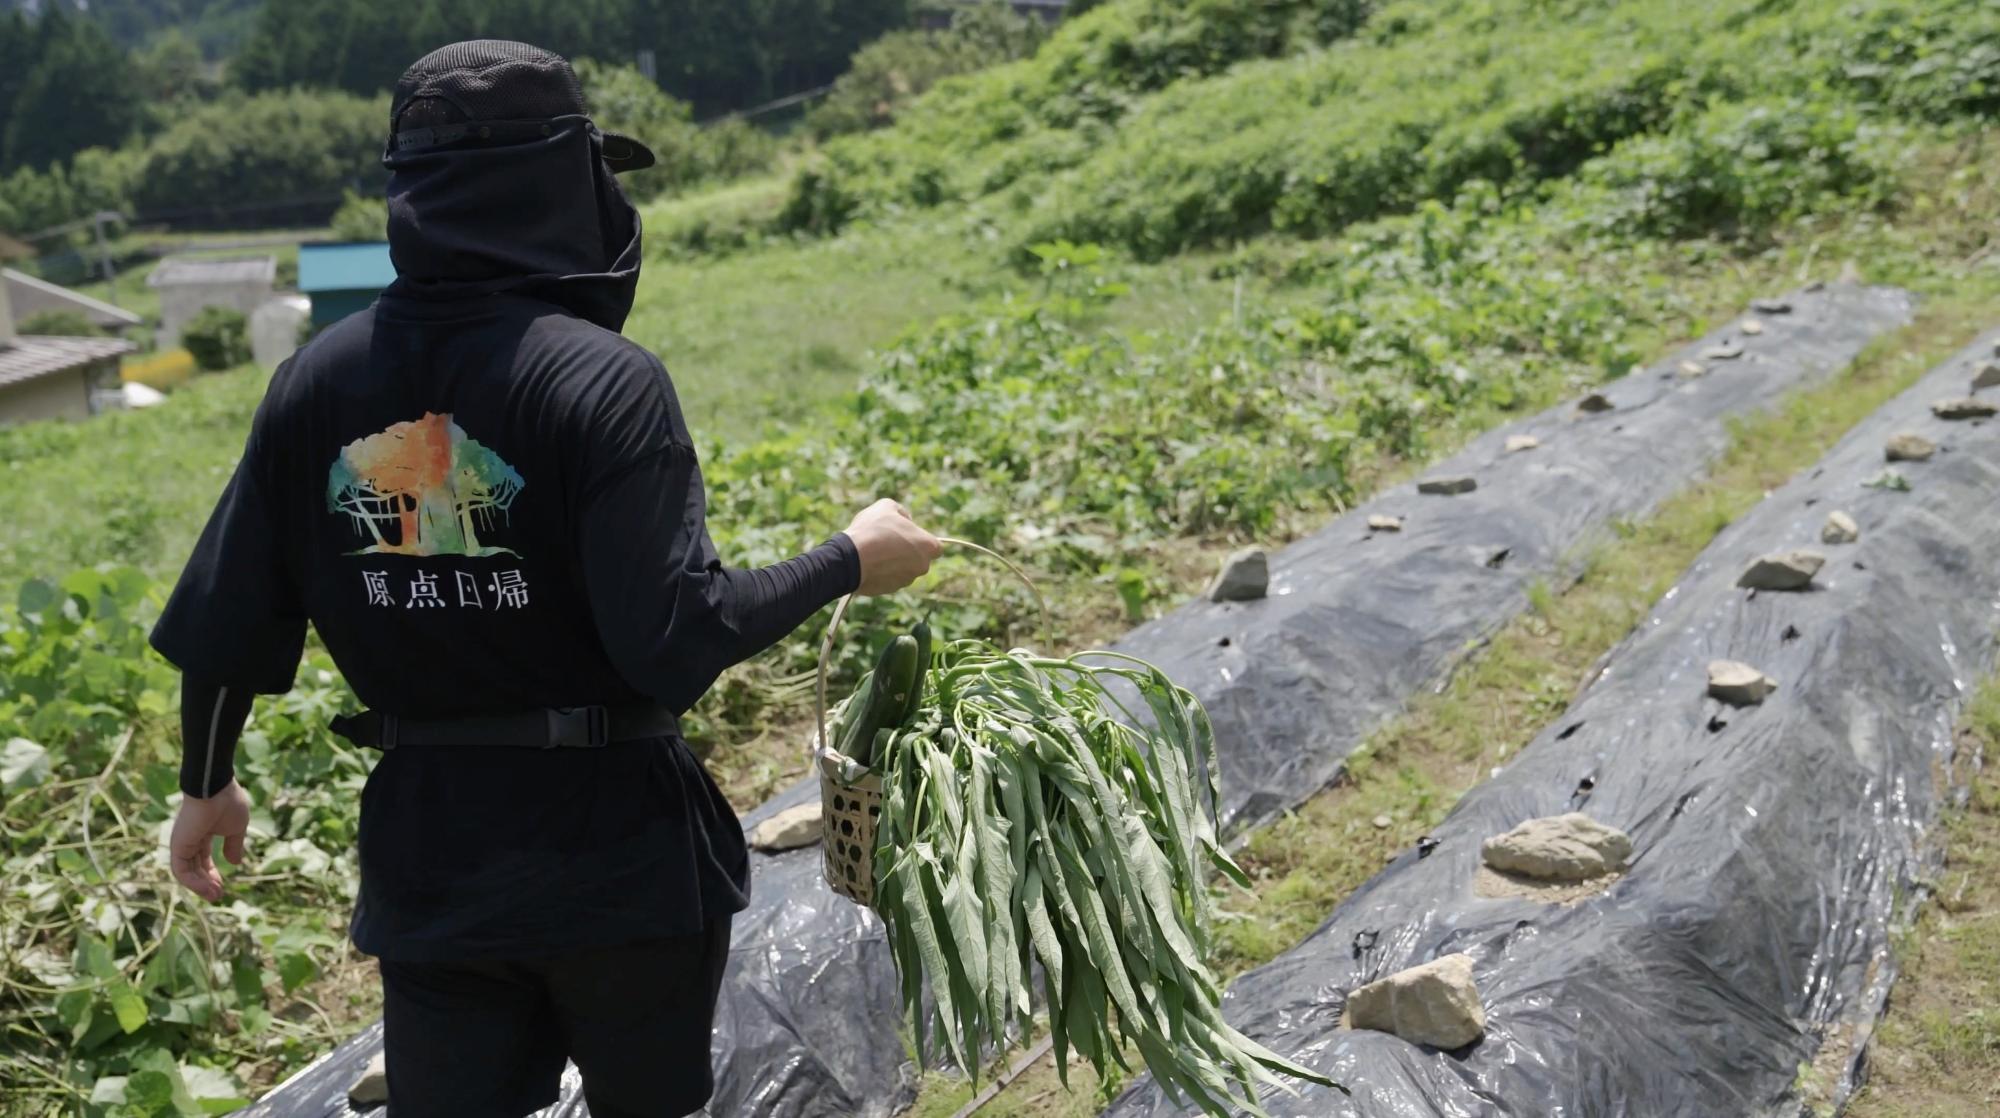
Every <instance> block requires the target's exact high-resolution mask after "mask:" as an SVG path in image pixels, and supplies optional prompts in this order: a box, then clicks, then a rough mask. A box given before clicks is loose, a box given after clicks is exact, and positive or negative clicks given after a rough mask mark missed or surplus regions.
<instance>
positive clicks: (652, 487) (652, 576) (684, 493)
mask: <svg viewBox="0 0 2000 1118" xmlns="http://www.w3.org/2000/svg"><path fill="white" fill-rule="evenodd" d="M579 546H580V554H581V556H582V563H583V570H584V582H585V585H586V587H587V589H588V592H589V595H590V607H591V613H592V615H593V617H594V619H595V621H596V625H597V631H598V635H599V637H600V638H601V639H602V640H603V641H604V645H605V649H606V651H607V652H609V653H610V656H611V662H612V663H613V664H614V665H616V666H617V668H618V671H619V674H620V675H622V676H624V677H625V681H626V682H627V683H629V684H631V685H632V686H633V687H635V688H637V689H638V690H639V691H641V692H644V693H645V694H648V695H651V696H653V697H654V698H657V699H658V700H660V701H661V702H662V703H665V704H666V705H667V706H669V707H672V708H673V709H675V710H686V709H687V708H688V707H690V706H692V705H694V702H695V700H696V699H699V698H700V697H701V695H702V692H704V691H706V690H708V688H709V686H710V685H711V684H713V683H714V682H715V679H716V677H717V676H719V675H721V674H722V673H723V671H724V670H725V669H727V668H729V667H730V666H732V665H734V664H737V663H740V662H742V661H744V660H747V659H749V658H750V657H752V656H755V655H756V654H757V653H759V652H762V651H763V650H765V649H767V648H769V647H770V646H771V645H773V644H776V643H777V642H778V641H779V640H780V639H781V638H783V637H784V636H785V635H786V634H787V633H790V632H791V631H792V630H793V629H796V628H798V626H799V625H801V624H802V623H804V622H805V620H806V619H807V618H809V617H811V616H812V615H813V614H814V613H816V612H818V611H819V610H820V609H821V608H822V607H824V606H826V605H827V604H828V603H829V602H832V601H833V600H834V599H835V598H838V597H840V596H841V595H842V594H846V593H850V592H852V591H853V590H854V588H855V587H856V586H858V585H860V582H861V559H860V556H859V555H858V554H857V553H856V552H855V550H854V543H853V541H851V540H849V539H848V538H847V536H846V534H845V533H842V534H838V535H835V536H834V537H833V538H832V539H830V540H828V541H826V542H825V543H823V544H820V545H819V546H818V547H816V548H814V549H812V550H811V551H808V552H806V553H805V554H804V555H800V556H797V557H795V558H792V559H787V560H785V561H784V562H782V563H777V564H774V565H772V566H769V567H761V568H757V569H754V570H741V569H730V568H728V567H725V566H723V565H722V562H721V560H720V559H718V558H717V556H716V552H715V545H714V543H713V542H711V541H710V539H709V535H708V527H707V520H706V502H705V500H704V497H703V493H702V485H701V470H700V467H699V465H698V464H697V463H696V461H695V455H694V451H692V450H690V449H688V448H686V447H684V446H670V447H667V448H665V449H664V450H662V451H660V452H658V453H655V454H653V455H651V456H650V457H648V458H646V459H645V460H643V461H640V462H638V463H635V464H634V465H633V466H631V467H630V468H629V469H627V470H625V471H623V472H622V473H620V474H618V475H617V476H615V477H613V478H611V479H609V480H608V481H606V482H605V483H604V484H602V485H600V486H598V487H597V489H596V490H595V491H594V492H593V493H592V494H591V495H590V497H589V498H588V499H587V500H586V501H585V503H584V508H583V514H582V523H581V539H580V540H579Z"/></svg>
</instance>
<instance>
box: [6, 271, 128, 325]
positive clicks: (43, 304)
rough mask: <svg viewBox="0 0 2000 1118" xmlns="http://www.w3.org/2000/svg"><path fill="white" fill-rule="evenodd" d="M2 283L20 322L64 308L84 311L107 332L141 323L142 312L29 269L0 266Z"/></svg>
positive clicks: (65, 310)
mask: <svg viewBox="0 0 2000 1118" xmlns="http://www.w3.org/2000/svg"><path fill="white" fill-rule="evenodd" d="M0 285H4V286H5V287H6V288H7V299H8V302H10V303H12V304H13V308H14V322H15V323H16V324H17V325H18V324H20V323H23V322H26V321H28V320H29V319H31V318H33V317H35V316H36V315H41V314H62V313H65V312H67V313H70V314H79V315H82V316H83V317H84V318H85V319H86V320H87V321H89V323H90V324H91V325H92V326H95V327H97V328H98V329H99V330H102V331H104V332H105V333H107V334H120V333H123V332H124V331H125V330H126V329H128V328H130V327H133V326H137V325H139V316H138V315H136V314H133V313H132V312H131V311H128V310H125V309H123V308H120V307H114V306H112V305H111V304H110V303H107V302H105V301H104V300H102V299H93V298H91V297H90V296H88V295H85V294H84V293H82V292H81V291H71V290H70V289H69V288H67V287H63V286H61V285H60V284H54V283H50V282H49V281H47V280H45V279H42V278H40V277H38V276H31V275H29V274H27V273H26V272H17V271H15V270H14V269H12V268H0Z"/></svg>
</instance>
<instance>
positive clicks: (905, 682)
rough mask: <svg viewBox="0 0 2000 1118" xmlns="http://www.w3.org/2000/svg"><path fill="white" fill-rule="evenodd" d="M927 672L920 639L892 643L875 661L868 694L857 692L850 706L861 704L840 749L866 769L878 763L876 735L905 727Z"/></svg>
mask: <svg viewBox="0 0 2000 1118" xmlns="http://www.w3.org/2000/svg"><path fill="white" fill-rule="evenodd" d="M922 682H923V672H922V671H921V670H919V667H918V660H917V638H915V637H913V636H910V635H909V634H907V633H906V634H903V635H901V636H898V637H896V638H895V639H894V640H891V641H890V642H889V643H888V645H887V647H885V648H883V649H882V655H881V656H880V657H878V658H877V659H876V661H875V671H874V672H873V673H872V676H871V678H870V680H869V681H868V686H867V688H866V690H865V691H864V690H857V691H856V692H855V696H854V698H853V699H850V700H848V702H849V703H850V704H852V703H854V702H855V701H856V700H859V702H860V706H859V707H858V708H856V709H855V710H854V713H853V717H851V718H848V719H846V720H845V722H846V725H844V726H842V727H841V734H840V741H839V743H838V744H837V745H836V748H838V749H839V750H840V752H842V753H844V754H846V755H847V756H849V757H852V758H854V759H855V760H856V761H859V762H861V763H862V764H863V765H872V764H874V762H875V731H877V730H881V729H885V728H888V729H893V728H895V727H897V726H900V725H902V724H903V720H904V719H905V718H908V717H909V715H910V712H911V711H912V710H913V709H914V702H915V696H916V695H917V694H919V693H920V691H921V685H922Z"/></svg>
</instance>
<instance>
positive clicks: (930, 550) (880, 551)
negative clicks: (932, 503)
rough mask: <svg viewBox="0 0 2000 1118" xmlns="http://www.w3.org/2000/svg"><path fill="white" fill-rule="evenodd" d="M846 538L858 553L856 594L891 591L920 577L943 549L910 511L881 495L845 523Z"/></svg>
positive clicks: (888, 592) (899, 588) (891, 592)
mask: <svg viewBox="0 0 2000 1118" xmlns="http://www.w3.org/2000/svg"><path fill="white" fill-rule="evenodd" d="M847 538H848V539H850V540H853V541H854V550H855V551H856V552H858V553H859V554H860V556H861V585H860V586H859V587H857V588H856V589H855V591H854V592H855V593H856V594H864V595H866V594H893V593H895V592H896V591H898V590H901V589H902V588H903V587H905V586H908V585H909V584H911V583H912V582H915V581H917V579H919V578H921V577H923V574H924V572H926V571H928V570H930V569H931V561H932V560H933V559H936V558H937V557H938V552H939V551H942V550H943V548H942V546H940V545H939V543H938V541H937V537H936V536H933V535H931V534H930V533H929V532H926V531H924V530H923V529H922V528H919V527H917V522H916V521H914V520H912V519H910V510H909V509H906V508H904V507H903V506H902V505H900V504H898V503H897V502H895V501H892V500H890V499H888V498H887V497H884V498H883V499H882V500H879V501H877V502H875V503H874V504H872V505H869V506H868V507H867V508H865V509H862V510H861V511H860V512H858V513H856V514H855V516H854V523H852V524H849V525H848V526H847Z"/></svg>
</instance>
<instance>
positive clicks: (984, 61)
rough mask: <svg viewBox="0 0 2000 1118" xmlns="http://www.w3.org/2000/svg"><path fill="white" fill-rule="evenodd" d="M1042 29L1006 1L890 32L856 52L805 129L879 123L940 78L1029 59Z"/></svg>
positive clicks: (824, 133)
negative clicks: (945, 21)
mask: <svg viewBox="0 0 2000 1118" xmlns="http://www.w3.org/2000/svg"><path fill="white" fill-rule="evenodd" d="M1045 34H1046V31H1045V27H1044V25H1043V23H1042V21H1041V20H1039V19H1034V18H1030V17H1026V16H1021V15H1018V14H1016V13H1015V12H1014V10H1013V8H1012V7H1010V6H1009V5H1007V4H1006V3H1005V2H1004V0H984V2H982V3H978V4H973V5H969V6H965V7H961V8H958V9H956V10H955V11H954V12H953V13H952V18H951V25H950V26H949V27H947V28H943V29H934V28H916V29H912V30H908V31H892V32H890V33H889V34H887V35H884V36H882V37H881V38H880V39H877V40H875V41H874V42H872V43H870V44H868V45H867V46H865V47H862V48H861V49H860V50H859V51H857V52H855V55H854V61H853V64H852V65H851V66H849V67H848V70H847V73H845V74H842V75H841V76H840V78H839V79H838V80H836V81H835V82H834V83H833V92H832V93H831V94H829V95H828V96H827V99H826V100H825V101H823V102H821V103H820V104H819V105H817V106H815V107H814V108H813V110H812V111H811V112H810V113H808V114H807V115H806V128H807V130H809V131H810V132H811V133H812V134H813V135H814V136H815V137H817V138H819V139H822V140H824V139H828V138H830V137H832V136H837V135H840V134H842V133H847V132H862V131H866V130H868V129H870V128H880V127H882V126H884V125H886V124H889V123H890V122H892V121H894V120H895V118H896V113H897V112H898V111H899V110H900V109H902V108H903V106H905V105H907V104H908V103H909V102H910V101H912V100H913V99H915V98H916V97H917V96H919V95H921V94H922V93H924V92H925V91H926V90H928V89H930V88H931V87H932V86H934V85H936V84H937V83H938V82H939V81H940V80H942V79H944V78H947V77H950V76H952V75H954V74H969V73H972V72H973V71H975V70H983V69H985V68H987V67H988V66H994V65H998V64H999V63H1002V62H1011V61H1013V60H1014V59H1017V58H1023V57H1026V56H1027V55H1029V54H1032V53H1034V50H1035V47H1036V46H1037V45H1039V44H1040V42H1041V41H1042V38H1043V36H1044V35H1045Z"/></svg>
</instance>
